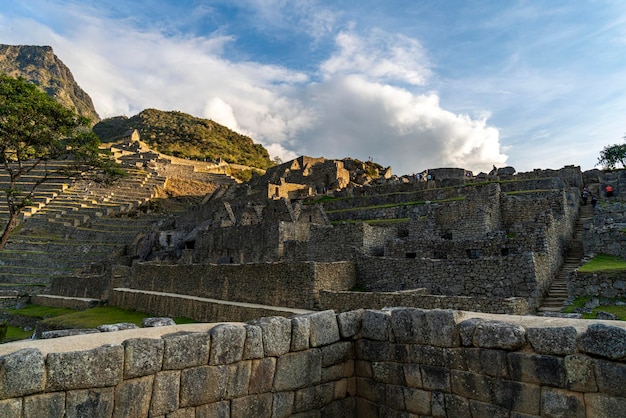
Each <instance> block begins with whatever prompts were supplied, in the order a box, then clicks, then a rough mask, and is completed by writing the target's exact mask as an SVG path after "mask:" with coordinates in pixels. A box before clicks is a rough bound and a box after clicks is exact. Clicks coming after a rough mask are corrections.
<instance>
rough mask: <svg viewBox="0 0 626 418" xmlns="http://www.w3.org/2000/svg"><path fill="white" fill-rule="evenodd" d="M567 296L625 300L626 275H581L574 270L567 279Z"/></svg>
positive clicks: (601, 273)
mask: <svg viewBox="0 0 626 418" xmlns="http://www.w3.org/2000/svg"><path fill="white" fill-rule="evenodd" d="M567 295H568V297H569V298H571V299H575V298H577V297H579V296H595V297H601V298H626V274H624V273H623V272H610V271H609V272H598V273H581V272H580V271H578V270H574V271H573V272H571V273H570V274H569V275H568V277H567Z"/></svg>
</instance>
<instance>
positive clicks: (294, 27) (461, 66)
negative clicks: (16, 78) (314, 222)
mask: <svg viewBox="0 0 626 418" xmlns="http://www.w3.org/2000/svg"><path fill="white" fill-rule="evenodd" d="M0 6H1V7H0V43H5V44H29V45H50V46H52V47H53V48H54V51H55V53H56V55H57V56H58V57H59V58H60V59H61V60H62V61H63V62H64V63H65V64H66V65H68V66H69V68H70V69H71V70H72V73H73V74H74V77H75V78H76V80H77V81H78V83H79V84H80V85H81V87H82V88H83V89H84V90H85V91H87V93H88V94H89V95H90V96H91V97H92V99H93V100H94V104H95V106H96V110H97V111H98V112H99V114H100V116H101V117H111V116H118V115H127V116H132V115H134V114H136V113H138V112H140V111H141V110H143V109H146V108H157V109H161V110H180V111H183V112H186V113H190V114H193V115H195V116H198V117H206V118H211V119H213V120H215V121H217V122H219V123H222V124H224V125H226V126H228V127H230V128H232V129H234V130H236V131H238V132H241V133H244V134H246V135H249V136H250V137H251V138H253V139H254V140H255V142H259V143H262V144H263V145H264V146H265V147H266V148H268V150H269V151H270V154H271V155H272V156H279V157H281V158H282V159H283V160H287V159H290V158H293V157H296V156H298V155H303V154H304V155H310V156H315V157H317V156H324V157H327V158H344V157H353V158H359V159H362V160H367V159H373V160H374V161H376V162H378V163H380V164H382V165H384V166H392V168H393V172H394V173H395V174H399V175H401V174H410V173H414V172H419V171H422V170H424V169H426V168H437V167H461V168H466V169H470V170H474V171H475V172H479V171H485V172H487V171H489V170H490V169H491V168H492V166H493V165H495V166H497V167H503V166H506V165H511V166H513V167H515V168H516V169H517V171H530V170H533V169H535V168H552V169H558V168H561V167H563V166H565V165H570V164H574V165H579V166H581V168H582V169H583V170H588V169H592V168H594V167H595V165H596V162H597V159H598V156H599V153H600V151H601V150H602V148H603V147H604V146H606V145H611V144H615V143H622V142H624V139H623V137H624V135H625V134H626V2H623V1H621V0H578V1H569V0H568V1H560V0H537V1H532V0H509V1H496V0H490V1H486V0H480V1H479V0H463V1H462V0H447V1H444V0H439V1H436V0H430V1H429V0H410V1H409V0H407V1H405V0H387V1H384V2H383V1H373V0H358V1H356V0H346V1H341V2H336V1H326V0H239V1H227V0H215V1H202V0H178V1H165V0H137V1H124V2H111V1H102V0H86V1H85V0H83V1H73V0H28V1H18V0H0Z"/></svg>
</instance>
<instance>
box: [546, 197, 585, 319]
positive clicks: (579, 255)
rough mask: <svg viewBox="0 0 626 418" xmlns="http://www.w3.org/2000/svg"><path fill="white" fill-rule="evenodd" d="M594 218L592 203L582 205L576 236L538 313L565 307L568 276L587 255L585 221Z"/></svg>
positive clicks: (575, 230)
mask: <svg viewBox="0 0 626 418" xmlns="http://www.w3.org/2000/svg"><path fill="white" fill-rule="evenodd" d="M592 218H593V207H592V206H591V204H587V205H585V206H581V207H580V211H579V214H578V220H577V221H576V226H575V229H574V236H573V237H572V241H571V243H570V245H569V248H568V250H567V254H566V255H565V260H564V262H563V265H562V266H561V269H560V271H559V273H558V274H557V276H556V277H555V278H554V280H553V281H552V284H551V285H550V289H548V293H547V294H546V296H545V297H544V299H543V301H542V305H541V306H540V307H539V308H538V309H537V311H538V313H540V314H541V313H543V312H561V310H562V309H563V307H564V304H565V302H566V300H567V299H568V295H567V276H568V275H569V274H570V273H571V272H572V271H574V270H575V269H577V268H578V267H580V263H581V260H582V259H583V257H584V255H585V251H584V247H583V232H584V230H585V228H584V225H585V223H587V222H589V221H590V220H591V219H592Z"/></svg>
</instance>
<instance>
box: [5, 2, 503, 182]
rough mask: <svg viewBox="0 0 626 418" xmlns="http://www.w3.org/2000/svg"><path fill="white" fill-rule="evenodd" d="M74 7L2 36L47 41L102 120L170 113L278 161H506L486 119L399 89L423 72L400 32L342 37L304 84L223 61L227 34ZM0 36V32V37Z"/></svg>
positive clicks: (294, 75) (417, 82)
mask: <svg viewBox="0 0 626 418" xmlns="http://www.w3.org/2000/svg"><path fill="white" fill-rule="evenodd" d="M68 7H70V6H69V5H66V8H68ZM73 7H75V8H74V9H72V10H67V12H68V13H70V14H71V15H72V27H71V28H70V29H67V30H66V31H65V32H64V33H63V35H60V34H58V33H55V32H52V31H51V30H50V29H49V28H47V27H46V26H44V25H41V24H38V23H35V22H33V21H26V20H19V19H13V20H12V27H11V31H12V32H11V33H12V34H13V35H14V36H12V37H9V39H12V42H13V43H26V42H24V39H28V40H29V42H28V43H32V44H40V45H43V44H50V43H52V46H53V48H54V50H55V53H56V54H57V55H58V56H59V57H60V58H61V59H62V60H63V61H64V62H65V64H66V65H68V66H69V67H70V69H71V70H72V72H73V73H74V75H75V77H76V79H77V81H78V82H79V84H80V85H81V87H83V89H85V90H86V91H87V92H88V93H89V95H90V96H91V97H92V98H93V100H94V104H95V106H96V108H97V110H98V112H99V113H100V115H101V116H102V117H110V116H117V115H122V114H124V115H128V116H132V115H134V114H136V113H138V112H139V111H141V110H143V109H145V108H157V109H161V110H179V111H182V112H186V113H190V114H192V115H196V116H200V117H209V118H211V119H214V120H216V121H217V122H219V123H222V124H225V125H226V126H228V127H230V128H231V129H235V130H237V131H239V132H241V133H244V134H246V135H249V136H250V137H252V138H253V139H254V140H255V141H257V142H261V143H262V144H264V145H265V146H266V147H267V149H268V150H269V151H270V154H271V155H272V156H279V157H281V158H282V159H283V160H288V159H291V158H294V157H295V156H297V155H300V154H308V155H312V156H325V157H329V158H343V157H354V158H360V159H367V158H369V157H372V158H373V159H374V161H377V162H380V163H381V164H384V165H391V166H392V167H393V170H394V172H395V173H397V174H406V173H411V172H415V171H418V170H420V171H421V170H423V169H425V168H434V167H442V166H455V167H463V168H468V169H472V170H483V171H484V170H489V169H490V168H491V166H492V165H493V164H496V165H502V164H503V163H504V162H505V160H506V156H505V155H503V154H501V152H500V144H499V137H498V131H497V130H496V129H495V128H493V127H490V126H488V124H487V117H478V118H476V117H474V118H472V117H469V116H467V115H460V114H455V113H453V112H450V111H447V110H445V109H444V108H442V107H441V105H440V103H439V97H438V96H437V94H435V93H428V94H422V93H416V92H413V91H411V90H409V89H410V88H415V86H424V85H426V83H427V82H428V80H429V78H430V77H431V76H432V72H431V70H430V64H429V61H428V58H427V56H426V53H425V51H424V49H423V47H422V46H421V45H420V43H419V42H418V41H416V40H414V39H411V38H408V37H406V36H403V35H397V34H388V33H385V32H383V31H379V30H374V31H372V32H370V33H369V35H367V36H366V37H360V36H359V35H357V34H356V33H355V32H354V31H350V32H342V33H340V34H339V35H338V36H337V38H336V48H337V49H336V52H335V53H334V54H332V55H331V56H330V57H329V58H328V60H327V61H325V62H322V63H320V67H319V68H320V73H319V74H321V75H322V77H321V78H320V79H319V80H317V81H311V78H310V77H309V75H308V74H305V73H302V72H299V71H294V70H290V69H289V68H284V67H280V66H273V65H267V64H260V63H256V62H232V61H229V60H227V59H225V58H224V57H223V52H224V51H225V50H226V49H227V48H231V47H233V39H234V38H233V37H232V36H230V35H228V34H225V33H219V34H214V35H213V36H209V37H182V36H166V35H164V34H163V33H161V32H159V31H157V30H154V31H147V30H140V29H137V28H135V27H134V26H133V25H131V24H127V25H125V24H124V23H125V22H122V21H115V20H111V19H107V18H102V17H98V15H97V14H93V13H92V12H93V11H92V10H90V9H81V6H79V5H74V6H73ZM86 10H88V11H89V12H90V13H86V14H84V13H82V12H84V11H86ZM329 19H330V18H329ZM0 23H4V22H3V21H2V16H1V15H0ZM126 23H129V22H126ZM6 34H7V29H6V28H5V29H3V28H2V27H0V37H2V38H5V39H6V38H7V37H5V36H4V35H6ZM312 76H313V75H312ZM403 86H404V87H403Z"/></svg>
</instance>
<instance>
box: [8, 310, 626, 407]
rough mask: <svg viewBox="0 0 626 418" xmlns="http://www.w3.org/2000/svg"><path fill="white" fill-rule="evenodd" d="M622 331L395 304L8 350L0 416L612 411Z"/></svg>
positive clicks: (621, 378)
mask: <svg viewBox="0 0 626 418" xmlns="http://www.w3.org/2000/svg"><path fill="white" fill-rule="evenodd" d="M625 361H626V327H625V326H624V324H621V323H616V324H615V325H613V324H611V325H609V324H608V323H607V322H606V321H586V320H575V319H562V318H539V317H514V316H499V315H484V314H482V315H481V314H475V313H470V312H459V311H451V310H432V311H427V310H421V309H404V308H392V309H387V310H382V311H381V310H357V311H350V312H344V313H341V314H338V315H336V314H335V313H334V312H332V311H323V312H315V313H312V314H308V315H300V316H295V317H292V318H290V319H287V318H282V317H269V318H261V319H258V320H255V321H251V322H248V323H246V324H217V325H208V324H194V325H193V326H192V325H188V326H176V327H162V328H156V329H155V328H149V329H142V330H130V331H119V332H113V333H103V334H91V335H84V336H76V337H66V338H62V339H56V340H39V341H24V342H19V343H11V344H5V345H2V346H0V416H7V417H9V416H10V417H16V418H25V417H33V416H42V417H55V416H59V417H60V416H67V417H79V416H80V417H84V416H89V417H146V416H150V417H165V416H168V417H251V416H258V417H276V418H278V417H289V416H294V415H297V416H307V417H309V416H312V417H389V416H407V417H408V416H434V417H470V416H472V417H496V416H497V417H500V416H502V417H504V416H506V417H533V416H542V417H595V418H602V417H618V416H621V415H622V412H623V411H624V410H625V409H626V364H625Z"/></svg>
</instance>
